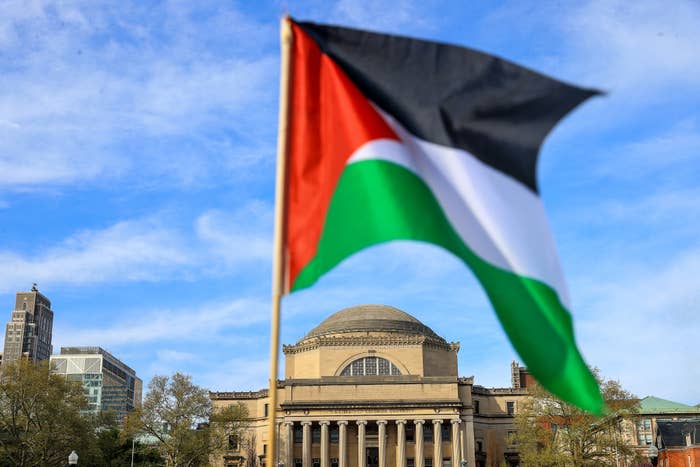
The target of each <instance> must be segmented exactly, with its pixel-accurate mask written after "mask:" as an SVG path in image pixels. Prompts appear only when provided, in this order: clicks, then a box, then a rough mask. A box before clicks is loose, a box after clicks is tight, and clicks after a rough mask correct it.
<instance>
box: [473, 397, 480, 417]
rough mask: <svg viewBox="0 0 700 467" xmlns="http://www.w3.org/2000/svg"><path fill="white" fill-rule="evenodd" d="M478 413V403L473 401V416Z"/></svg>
mask: <svg viewBox="0 0 700 467" xmlns="http://www.w3.org/2000/svg"><path fill="white" fill-rule="evenodd" d="M478 413H479V401H478V400H475V401H474V414H478Z"/></svg>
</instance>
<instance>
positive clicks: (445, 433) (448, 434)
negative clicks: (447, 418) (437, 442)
mask: <svg viewBox="0 0 700 467" xmlns="http://www.w3.org/2000/svg"><path fill="white" fill-rule="evenodd" d="M440 427H441V428H442V430H441V436H442V440H443V441H450V439H451V438H452V430H451V429H450V424H449V423H444V422H443V423H442V425H440Z"/></svg>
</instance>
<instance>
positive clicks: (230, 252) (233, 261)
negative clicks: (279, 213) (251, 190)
mask: <svg viewBox="0 0 700 467" xmlns="http://www.w3.org/2000/svg"><path fill="white" fill-rule="evenodd" d="M272 210H273V208H272V207H271V206H270V205H268V204H267V203H262V202H259V201H253V202H251V203H248V204H247V205H244V206H242V207H241V208H239V209H237V210H236V211H234V212H232V213H225V212H223V211H221V210H209V211H206V212H205V213H203V214H202V215H200V216H199V217H198V218H197V220H196V221H195V231H196V234H197V236H198V237H199V239H200V240H201V241H202V242H204V243H206V244H207V248H208V249H209V250H210V254H211V255H212V256H215V257H217V258H219V259H220V260H223V261H224V262H225V263H226V264H227V265H233V266H238V265H240V264H241V263H243V262H247V261H251V260H253V261H268V262H269V261H271V258H272V229H273V222H272Z"/></svg>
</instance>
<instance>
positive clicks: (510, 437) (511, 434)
mask: <svg viewBox="0 0 700 467" xmlns="http://www.w3.org/2000/svg"><path fill="white" fill-rule="evenodd" d="M506 442H507V443H508V445H509V446H515V431H512V430H509V431H508V438H507V439H506Z"/></svg>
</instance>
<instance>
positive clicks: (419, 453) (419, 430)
mask: <svg viewBox="0 0 700 467" xmlns="http://www.w3.org/2000/svg"><path fill="white" fill-rule="evenodd" d="M414 423H415V424H416V459H415V460H416V467H423V465H424V463H425V460H424V459H425V454H423V424H424V423H425V420H416V421H415V422H414Z"/></svg>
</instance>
